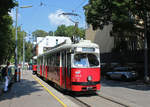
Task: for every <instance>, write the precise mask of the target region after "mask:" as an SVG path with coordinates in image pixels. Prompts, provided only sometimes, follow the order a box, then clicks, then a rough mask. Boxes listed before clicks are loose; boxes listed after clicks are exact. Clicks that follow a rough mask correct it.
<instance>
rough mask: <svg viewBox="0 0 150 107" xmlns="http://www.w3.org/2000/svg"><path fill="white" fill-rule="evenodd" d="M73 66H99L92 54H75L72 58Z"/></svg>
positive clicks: (96, 58)
mask: <svg viewBox="0 0 150 107" xmlns="http://www.w3.org/2000/svg"><path fill="white" fill-rule="evenodd" d="M74 65H75V66H77V67H95V66H99V60H98V57H97V56H96V55H94V54H87V53H82V54H76V55H75V56H74Z"/></svg>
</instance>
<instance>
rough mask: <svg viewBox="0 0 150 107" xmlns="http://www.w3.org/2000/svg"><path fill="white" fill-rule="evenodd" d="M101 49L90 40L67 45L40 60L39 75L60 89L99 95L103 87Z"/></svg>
mask: <svg viewBox="0 0 150 107" xmlns="http://www.w3.org/2000/svg"><path fill="white" fill-rule="evenodd" d="M99 55H100V51H99V46H98V45H97V44H95V43H91V42H90V41H89V40H80V42H78V43H75V44H73V43H71V41H65V42H64V43H61V44H59V45H57V46H55V47H54V48H53V49H51V50H49V51H47V52H46V53H44V54H42V55H40V56H38V58H37V74H38V75H40V76H42V77H44V78H45V79H48V80H50V81H52V82H54V83H55V84H57V85H58V86H59V87H60V88H62V89H65V90H68V91H75V92H85V91H94V92H95V91H98V90H100V88H101V84H100V57H99Z"/></svg>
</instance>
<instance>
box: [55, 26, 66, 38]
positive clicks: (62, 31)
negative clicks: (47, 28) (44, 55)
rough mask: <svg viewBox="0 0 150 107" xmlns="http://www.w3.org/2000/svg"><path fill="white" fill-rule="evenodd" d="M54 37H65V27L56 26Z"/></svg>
mask: <svg viewBox="0 0 150 107" xmlns="http://www.w3.org/2000/svg"><path fill="white" fill-rule="evenodd" d="M55 35H57V36H67V32H66V26H65V25H61V26H58V28H57V30H56V31H55Z"/></svg>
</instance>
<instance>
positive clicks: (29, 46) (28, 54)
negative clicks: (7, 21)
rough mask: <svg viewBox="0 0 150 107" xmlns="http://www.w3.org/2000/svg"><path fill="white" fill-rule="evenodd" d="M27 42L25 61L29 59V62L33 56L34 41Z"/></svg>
mask: <svg viewBox="0 0 150 107" xmlns="http://www.w3.org/2000/svg"><path fill="white" fill-rule="evenodd" d="M25 44H26V46H25V47H26V48H25V56H26V57H25V61H27V62H29V61H30V59H31V58H32V56H33V52H32V51H33V45H32V43H30V42H26V43H25Z"/></svg>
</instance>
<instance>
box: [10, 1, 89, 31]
mask: <svg viewBox="0 0 150 107" xmlns="http://www.w3.org/2000/svg"><path fill="white" fill-rule="evenodd" d="M17 1H18V2H19V8H18V20H17V22H18V26H21V27H22V30H24V31H26V32H27V33H32V32H33V31H35V30H37V29H39V30H44V31H46V32H49V31H55V30H56V29H57V27H58V26H59V25H62V24H65V25H66V26H69V25H74V23H73V22H72V21H70V20H69V19H72V20H73V21H78V22H79V27H82V28H85V26H86V24H85V15H84V9H83V6H85V5H86V4H87V3H88V0H17ZM23 6H32V7H30V8H20V7H23ZM62 13H75V14H78V15H79V16H64V15H62ZM10 15H11V16H12V17H13V21H14V25H15V22H16V7H15V8H14V9H12V11H11V13H10Z"/></svg>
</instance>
